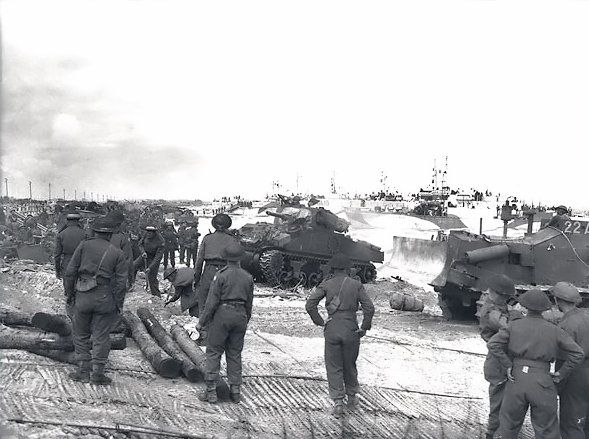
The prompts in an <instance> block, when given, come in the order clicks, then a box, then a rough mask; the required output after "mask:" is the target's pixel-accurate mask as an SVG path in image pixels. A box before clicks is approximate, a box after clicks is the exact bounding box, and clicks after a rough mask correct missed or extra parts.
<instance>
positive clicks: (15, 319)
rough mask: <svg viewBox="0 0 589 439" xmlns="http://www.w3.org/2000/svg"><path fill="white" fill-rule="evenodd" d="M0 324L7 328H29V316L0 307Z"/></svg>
mask: <svg viewBox="0 0 589 439" xmlns="http://www.w3.org/2000/svg"><path fill="white" fill-rule="evenodd" d="M0 323H2V324H4V325H8V326H31V315H30V314H27V313H24V312H21V311H18V310H14V309H10V308H6V307H0Z"/></svg>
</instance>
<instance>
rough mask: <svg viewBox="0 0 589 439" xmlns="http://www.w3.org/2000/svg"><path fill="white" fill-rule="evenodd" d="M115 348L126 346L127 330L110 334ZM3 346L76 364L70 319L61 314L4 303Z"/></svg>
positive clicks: (0, 337) (0, 323) (0, 336)
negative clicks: (28, 310) (30, 311)
mask: <svg viewBox="0 0 589 439" xmlns="http://www.w3.org/2000/svg"><path fill="white" fill-rule="evenodd" d="M110 339H111V348H112V349H119V350H120V349H125V347H126V346H127V339H126V338H125V334H124V332H117V333H112V334H110ZM0 349H21V350H25V351H29V352H33V353H35V354H37V355H43V356H45V357H48V358H51V359H54V360H57V361H61V362H64V363H70V364H76V361H75V357H74V342H73V339H72V326H71V322H70V319H69V318H68V317H67V316H65V315H61V314H49V313H44V312H38V313H35V314H27V313H24V312H21V311H17V310H13V309H9V308H5V307H0Z"/></svg>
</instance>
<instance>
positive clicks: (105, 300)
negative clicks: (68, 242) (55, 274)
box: [65, 218, 128, 384]
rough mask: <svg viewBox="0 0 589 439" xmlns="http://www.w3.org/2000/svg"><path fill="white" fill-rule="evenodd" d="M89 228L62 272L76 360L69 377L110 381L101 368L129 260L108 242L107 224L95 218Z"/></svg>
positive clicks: (109, 235)
mask: <svg viewBox="0 0 589 439" xmlns="http://www.w3.org/2000/svg"><path fill="white" fill-rule="evenodd" d="M92 228H93V230H94V238H93V239H89V240H87V241H83V242H82V243H81V244H80V245H79V246H78V247H77V248H76V251H75V252H74V255H73V256H72V260H71V262H70V264H69V266H68V268H67V270H66V272H65V277H66V285H67V288H66V293H67V295H68V296H69V297H70V298H72V302H73V305H74V307H73V310H74V318H73V332H74V333H73V338H74V347H75V351H76V361H77V362H78V369H77V370H76V371H75V372H73V373H71V374H70V377H71V378H72V379H73V380H75V381H81V382H88V381H89V380H90V381H92V383H94V384H110V383H111V379H110V378H108V377H107V376H106V375H104V367H105V365H106V361H107V359H108V355H109V353H110V330H111V327H112V326H113V324H114V323H115V322H116V321H117V318H118V315H119V314H120V312H121V310H122V308H123V303H124V300H125V292H126V288H127V270H128V261H127V259H126V258H125V255H124V254H123V251H122V250H121V249H119V248H116V247H115V246H113V245H112V244H111V243H110V242H109V241H110V238H111V235H112V232H113V228H112V225H111V224H110V223H108V222H107V221H106V220H105V219H104V218H98V219H97V220H96V221H95V222H94V225H93V227H92ZM91 368H92V376H90V369H91Z"/></svg>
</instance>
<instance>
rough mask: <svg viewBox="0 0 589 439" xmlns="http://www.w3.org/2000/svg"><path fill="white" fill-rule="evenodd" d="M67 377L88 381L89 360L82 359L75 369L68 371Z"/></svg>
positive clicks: (83, 381)
mask: <svg viewBox="0 0 589 439" xmlns="http://www.w3.org/2000/svg"><path fill="white" fill-rule="evenodd" d="M69 377H70V378H71V379H72V380H74V381H79V382H81V383H89V382H90V362H87V361H82V362H80V365H79V366H78V368H77V369H76V370H74V371H73V372H70V373H69Z"/></svg>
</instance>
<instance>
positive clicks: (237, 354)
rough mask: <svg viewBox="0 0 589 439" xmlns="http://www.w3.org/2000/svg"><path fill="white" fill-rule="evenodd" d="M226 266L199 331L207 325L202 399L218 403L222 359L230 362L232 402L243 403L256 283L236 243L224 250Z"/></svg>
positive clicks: (209, 298) (217, 278) (216, 281)
mask: <svg viewBox="0 0 589 439" xmlns="http://www.w3.org/2000/svg"><path fill="white" fill-rule="evenodd" d="M222 256H223V259H225V260H226V261H227V265H226V266H225V267H223V268H221V269H220V270H219V271H217V272H216V273H215V276H214V277H213V280H212V282H211V289H210V291H209V294H208V296H207V301H206V304H205V306H204V309H201V313H200V319H199V322H198V324H197V325H196V328H197V329H198V330H201V328H203V327H206V326H208V327H209V335H208V343H207V353H206V355H207V359H206V373H205V382H206V385H207V388H206V393H205V394H204V395H202V396H201V398H200V399H201V400H203V401H208V402H211V403H214V402H217V390H216V384H217V381H218V379H219V368H220V366H221V356H222V355H223V352H224V353H225V359H226V360H227V381H229V391H230V397H231V400H232V401H233V402H236V403H237V402H239V401H240V386H241V381H242V378H241V351H242V350H243V340H244V338H245V332H246V329H247V324H248V323H249V320H250V318H251V316H252V305H253V300H254V280H253V278H252V276H251V274H249V273H248V272H247V271H245V270H243V269H242V268H241V267H240V265H239V261H240V260H241V258H243V256H244V251H243V248H242V247H241V245H239V243H237V242H234V243H231V244H230V245H228V246H227V247H225V248H224V249H223V251H222Z"/></svg>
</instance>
